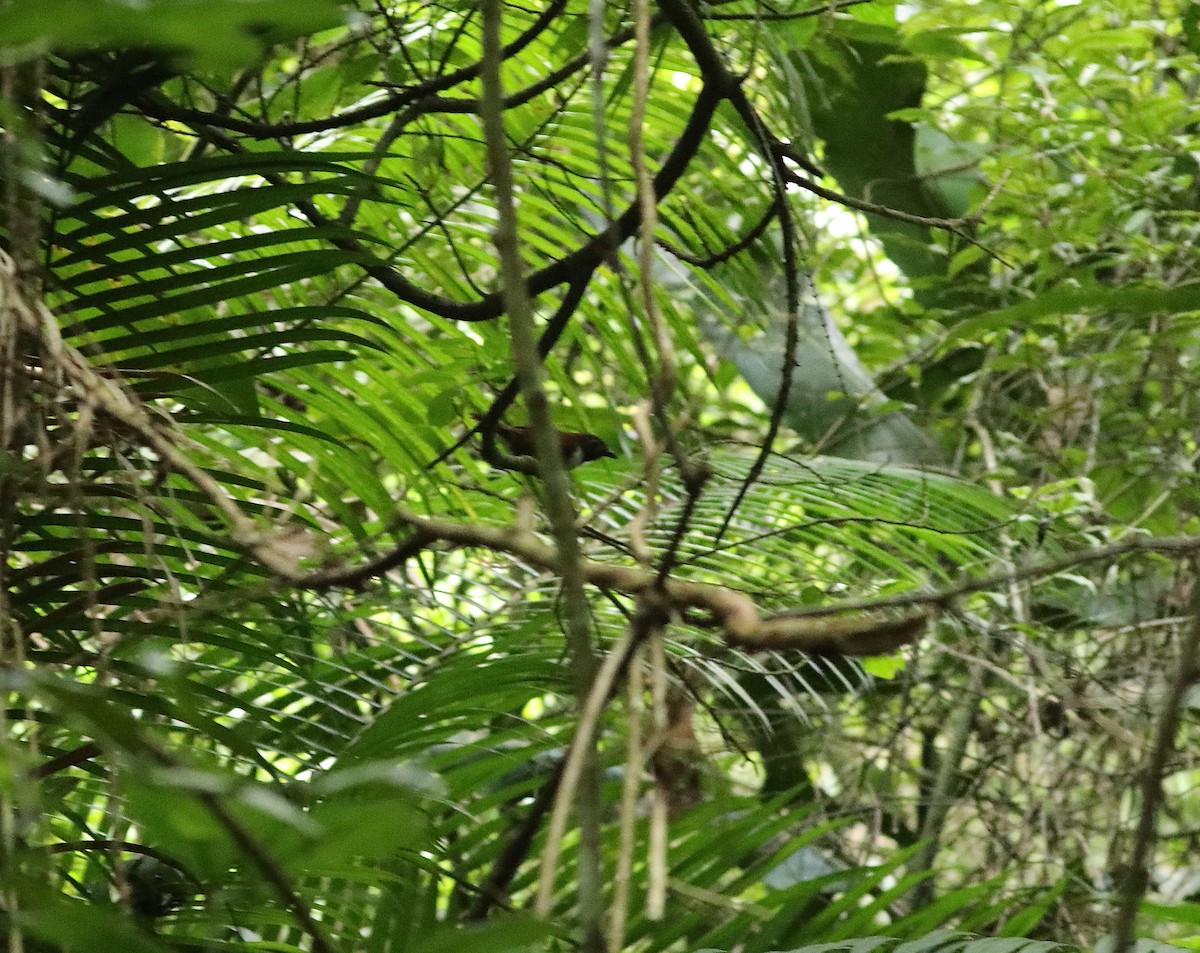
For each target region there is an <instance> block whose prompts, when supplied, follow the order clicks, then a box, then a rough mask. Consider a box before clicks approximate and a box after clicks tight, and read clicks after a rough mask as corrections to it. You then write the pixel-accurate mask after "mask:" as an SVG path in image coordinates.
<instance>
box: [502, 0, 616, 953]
mask: <svg viewBox="0 0 1200 953" xmlns="http://www.w3.org/2000/svg"><path fill="white" fill-rule="evenodd" d="M480 10H481V13H482V23H483V56H482V69H481V72H480V82H481V84H482V87H483V89H482V94H483V95H482V99H481V102H480V114H481V118H482V120H483V132H484V139H485V141H486V144H487V156H488V166H489V168H490V171H491V178H492V183H493V185H494V187H495V190H496V209H497V215H498V222H497V226H496V234H495V243H496V251H497V253H498V255H499V258H500V274H501V281H502V287H501V295H502V298H503V301H504V309H505V312H506V313H507V314H508V318H509V332H510V334H511V337H512V357H513V364H514V365H515V369H516V377H517V382H518V384H519V386H520V389H521V395H522V397H523V398H524V401H525V406H526V409H527V410H528V412H529V422H530V425H531V426H532V428H533V438H534V451H535V455H536V458H537V462H538V472H539V474H540V476H541V478H542V484H543V487H544V493H543V501H544V505H545V507H546V515H547V517H548V519H549V521H550V529H551V533H552V535H553V537H554V542H555V545H556V548H557V550H558V555H559V559H560V560H561V574H562V596H563V608H564V612H563V616H564V628H565V630H566V639H567V647H568V650H569V652H570V657H571V668H572V674H573V677H574V683H575V695H576V700H577V704H578V705H579V707H580V709H582V708H583V706H584V705H585V703H586V700H587V697H588V695H589V694H590V692H591V688H592V682H593V679H594V678H595V674H596V655H595V651H594V650H593V647H592V639H591V618H590V616H589V609H588V603H587V597H586V595H585V593H584V588H583V574H582V572H581V571H580V549H579V538H578V537H577V536H576V535H575V511H574V505H573V503H572V500H571V490H570V483H569V481H568V479H567V473H566V470H565V468H564V466H563V460H562V450H561V448H560V446H559V443H558V438H557V434H556V431H555V429H554V424H553V422H552V420H551V418H550V406H549V402H548V400H547V398H546V391H545V388H544V386H543V378H544V374H545V371H544V368H543V367H542V359H541V355H540V354H539V353H538V348H537V337H536V335H535V333H534V322H533V309H532V306H531V303H530V300H529V293H528V289H527V288H526V286H525V273H524V265H523V263H522V261H521V253H520V248H519V244H518V237H517V236H518V225H517V209H516V200H515V188H514V185H513V173H512V161H511V157H510V156H509V153H508V144H507V140H506V137H505V133H504V88H503V83H502V81H501V77H500V64H501V60H502V52H501V45H500V26H501V3H500V0H483V2H482V3H481V6H480ZM576 744H578V745H583V746H585V747H586V752H583V753H582V754H581V757H582V758H583V762H582V765H581V779H580V785H579V788H578V793H577V797H576V802H575V806H576V811H577V816H578V820H579V833H580V836H579V920H580V928H581V930H582V944H581V949H582V950H583V953H602V951H603V950H604V936H603V932H602V930H603V925H602V920H603V913H604V904H603V895H602V892H601V882H602V872H601V866H600V865H601V858H600V783H601V778H600V771H599V763H598V759H597V755H596V741H595V737H594V735H592V734H591V733H588V734H587V735H581V736H580V737H578V738H577V739H576ZM568 790H569V788H568V787H566V786H565V785H564V787H563V791H562V793H561V794H560V797H561V796H565V794H566V792H567V791H568Z"/></svg>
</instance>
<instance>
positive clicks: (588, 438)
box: [496, 423, 616, 470]
mask: <svg viewBox="0 0 1200 953" xmlns="http://www.w3.org/2000/svg"><path fill="white" fill-rule="evenodd" d="M496 436H497V437H499V438H500V439H501V440H503V441H504V445H505V446H506V447H508V452H509V453H511V454H512V455H513V456H515V457H532V456H535V455H536V450H535V449H534V445H533V444H534V441H533V428H532V427H528V426H520V427H518V426H513V425H512V424H506V423H498V424H496ZM558 442H559V446H560V447H561V449H562V458H563V464H564V465H565V466H566V468H567V469H568V470H574V469H575V468H576V467H577V466H579V465H580V464H581V463H590V462H591V461H592V460H602V459H604V458H605V457H616V454H615V453H613V452H612V450H611V449H610V448H609V446H608V444H606V443H605V442H604V441H603V440H601V439H600V438H599V437H597V436H596V435H595V434H594V433H579V432H576V431H571V430H560V431H558Z"/></svg>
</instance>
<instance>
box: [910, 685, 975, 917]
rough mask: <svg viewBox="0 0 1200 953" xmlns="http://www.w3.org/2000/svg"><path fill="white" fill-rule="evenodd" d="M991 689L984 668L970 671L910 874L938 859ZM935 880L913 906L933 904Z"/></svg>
mask: <svg viewBox="0 0 1200 953" xmlns="http://www.w3.org/2000/svg"><path fill="white" fill-rule="evenodd" d="M986 685H987V674H986V669H985V668H984V666H982V665H979V664H975V665H973V666H972V667H971V669H970V675H969V676H968V679H967V686H966V689H965V691H964V692H963V695H962V699H961V701H960V702H959V703H958V705H957V706H956V708H955V709H954V711H953V712H952V713H951V715H950V724H949V730H948V732H947V739H946V750H945V751H943V752H942V755H941V757H940V758H939V759H938V772H937V778H936V779H935V781H934V784H933V790H932V791H930V792H929V798H928V805H927V808H926V811H925V820H924V822H923V823H922V824H921V839H922V840H923V841H924V843H923V844H922V845H921V849H920V850H919V851H918V852H917V854H916V855H915V856H914V857H913V861H912V864H911V866H910V868H909V869H910V870H912V871H920V872H930V871H932V870H933V864H934V861H935V860H936V859H937V854H938V848H939V846H940V844H941V839H942V831H943V830H944V829H945V826H946V818H947V817H949V815H950V808H951V807H952V806H953V804H954V796H955V791H957V790H958V787H959V779H960V777H961V774H960V770H961V767H962V762H963V758H964V757H965V755H966V752H967V745H968V744H969V743H970V740H971V732H972V731H973V730H974V728H975V719H976V717H977V716H978V715H979V702H980V699H981V698H982V697H983V692H984V689H985V687H986ZM933 894H934V883H933V877H932V876H930V877H927V878H926V879H925V880H923V881H921V883H919V884H918V885H917V887H916V889H915V890H914V891H913V906H914V907H915V908H920V907H922V906H924V905H926V904H928V903H930V902H931V901H932V900H933Z"/></svg>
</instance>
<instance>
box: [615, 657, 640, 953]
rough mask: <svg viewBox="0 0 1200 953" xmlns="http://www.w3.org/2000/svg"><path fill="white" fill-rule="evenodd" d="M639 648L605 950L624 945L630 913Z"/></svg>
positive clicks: (629, 681) (629, 698)
mask: <svg viewBox="0 0 1200 953" xmlns="http://www.w3.org/2000/svg"><path fill="white" fill-rule="evenodd" d="M644 682H645V679H644V678H643V671H642V659H641V652H640V649H636V648H635V649H634V650H633V653H632V655H631V656H630V659H629V673H628V675H627V676H626V690H625V698H626V702H625V717H626V720H627V722H628V726H627V728H626V731H627V732H628V735H627V737H626V742H625V778H624V782H623V783H622V785H621V836H620V841H619V848H618V851H617V871H616V876H615V877H614V878H613V900H612V912H611V914H610V916H609V922H608V948H609V949H610V950H620V949H622V948H623V947H624V946H625V920H626V918H627V916H628V914H629V880H630V877H631V876H632V874H633V840H634V835H635V834H636V833H637V796H638V788H639V787H640V786H641V781H642V763H643V761H644V757H645V752H644V748H645V745H644V743H643V738H642V717H643V713H642V693H643V692H644V691H645V684H644Z"/></svg>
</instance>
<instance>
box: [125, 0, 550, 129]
mask: <svg viewBox="0 0 1200 953" xmlns="http://www.w3.org/2000/svg"><path fill="white" fill-rule="evenodd" d="M566 5H567V0H551V3H550V5H549V6H548V7H546V9H545V10H543V11H542V13H541V14H540V15H539V16H538V18H537V19H536V20H534V21H533V23H531V24H530V25H529V28H528V29H527V30H525V32H524V33H522V34H521V35H520V36H518V37H517V38H516V39H515V40H513V41H512V42H511V43H509V44H508V45H507V46H505V47H503V48H502V49H501V52H500V56H501V59H502V60H507V59H511V58H512V57H513V56H516V55H517V54H518V53H520V52H521V51H522V50H523V49H525V47H527V46H528V45H529V44H530V43H532V42H533V41H534V40H535V39H537V38H538V37H539V36H540V35H541V34H542V33H544V32H545V31H546V29H547V27H549V26H550V24H551V23H553V22H554V20H555V18H556V17H557V16H558V15H559V14H560V13H562V11H563V10H564V9H565V8H566ZM401 42H403V41H401ZM481 68H482V61H477V62H475V63H472V64H471V65H470V66H464V67H462V68H461V69H457V70H455V71H454V72H452V73H447V74H446V75H444V76H437V77H434V78H433V79H429V80H426V81H425V82H423V83H420V84H418V85H416V86H410V87H408V88H406V89H404V90H402V91H400V92H396V93H393V94H392V95H390V96H387V97H385V98H383V99H381V100H379V102H375V103H371V104H370V105H367V106H359V107H358V108H356V109H348V110H346V112H343V113H338V114H337V115H336V116H330V117H329V118H328V119H310V120H307V121H306V122H277V123H272V122H255V121H254V120H250V119H235V118H234V117H232V116H222V115H218V114H216V113H210V112H206V111H205V110H203V109H188V108H187V107H184V106H175V105H174V104H171V105H169V106H168V105H166V104H163V103H157V104H155V106H154V110H155V111H154V112H150V111H149V110H148V109H147V110H146V113H147V115H150V116H153V117H154V118H155V119H167V120H174V121H176V122H182V123H186V124H188V125H191V124H192V123H199V124H200V125H203V126H207V127H209V128H212V129H228V130H229V131H230V132H240V133H242V134H243V135H246V136H250V137H251V138H254V139H276V138H279V137H281V136H297V135H302V134H304V133H310V132H328V131H329V130H332V129H344V128H346V127H347V126H353V125H355V124H356V123H360V122H365V121H367V120H368V119H378V118H380V117H381V116H386V115H387V114H388V113H391V112H395V111H396V110H398V109H404V108H405V107H407V106H411V105H412V104H413V103H415V102H417V101H418V100H420V99H423V98H425V97H426V96H430V95H433V94H436V93H440V92H443V91H444V90H447V89H453V88H454V87H455V86H457V85H459V84H460V83H465V82H468V81H470V80H473V79H476V78H478V76H479V72H480V69H481Z"/></svg>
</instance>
